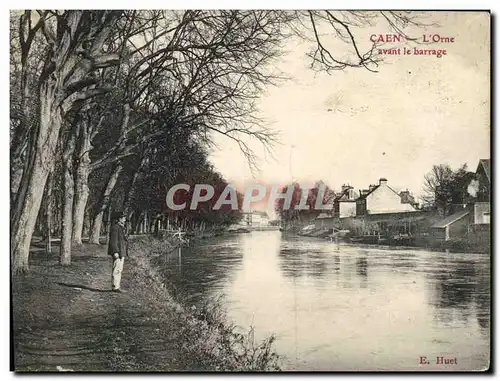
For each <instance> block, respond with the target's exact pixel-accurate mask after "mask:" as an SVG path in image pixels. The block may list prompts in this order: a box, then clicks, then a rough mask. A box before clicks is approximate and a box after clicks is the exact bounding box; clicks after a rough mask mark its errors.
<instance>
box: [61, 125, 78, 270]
mask: <svg viewBox="0 0 500 381" xmlns="http://www.w3.org/2000/svg"><path fill="white" fill-rule="evenodd" d="M70 134H71V135H70V137H69V139H68V141H67V143H66V146H65V149H64V153H63V207H62V209H63V212H62V232H61V247H60V251H59V263H60V264H61V265H63V266H69V265H70V264H71V233H72V231H73V202H74V196H75V184H74V177H73V153H74V149H75V135H74V134H73V131H70Z"/></svg>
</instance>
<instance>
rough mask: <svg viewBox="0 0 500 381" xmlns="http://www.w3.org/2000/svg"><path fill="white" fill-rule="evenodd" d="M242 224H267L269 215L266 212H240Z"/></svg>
mask: <svg viewBox="0 0 500 381" xmlns="http://www.w3.org/2000/svg"><path fill="white" fill-rule="evenodd" d="M242 215H243V224H244V225H247V226H257V227H258V226H269V216H268V215H267V213H266V212H259V211H253V212H250V213H242Z"/></svg>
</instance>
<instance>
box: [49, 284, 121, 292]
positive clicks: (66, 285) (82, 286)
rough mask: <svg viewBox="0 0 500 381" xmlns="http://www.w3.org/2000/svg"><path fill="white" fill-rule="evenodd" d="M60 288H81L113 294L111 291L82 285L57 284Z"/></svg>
mask: <svg viewBox="0 0 500 381" xmlns="http://www.w3.org/2000/svg"><path fill="white" fill-rule="evenodd" d="M56 283H57V284H58V285H59V286H64V287H71V288H81V289H82V290H89V291H93V292H112V291H111V289H104V290H103V289H99V288H93V287H89V286H84V285H81V284H69V283H63V282H56Z"/></svg>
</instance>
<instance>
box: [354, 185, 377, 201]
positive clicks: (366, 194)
mask: <svg viewBox="0 0 500 381" xmlns="http://www.w3.org/2000/svg"><path fill="white" fill-rule="evenodd" d="M378 187H380V185H376V186H374V187H373V188H372V190H371V191H369V192H367V193H365V194H364V195H361V196H359V198H358V199H359V200H362V199H364V198H366V197H367V196H368V195H370V194H372V193H373V192H375V190H377V189H378Z"/></svg>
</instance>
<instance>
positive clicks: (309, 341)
mask: <svg viewBox="0 0 500 381" xmlns="http://www.w3.org/2000/svg"><path fill="white" fill-rule="evenodd" d="M164 266H165V268H164V271H165V276H167V277H168V278H169V279H170V281H172V282H173V283H174V285H175V287H176V288H177V289H178V290H179V293H181V294H182V295H184V297H185V299H187V301H188V302H189V303H191V304H194V305H196V304H198V303H200V302H202V301H203V300H207V298H208V299H210V298H218V297H222V300H223V303H224V306H225V308H226V309H227V314H228V317H229V318H230V319H232V321H233V322H234V323H235V324H237V325H239V326H242V327H249V326H253V327H254V328H255V335H256V339H257V340H260V339H262V338H264V337H266V336H269V335H271V334H275V335H276V337H277V340H276V342H275V349H276V351H277V352H278V353H279V354H280V355H282V356H283V360H282V367H283V369H284V370H299V371H307V370H317V371H355V370H356V371H363V370H481V369H485V368H487V367H488V364H489V354H490V327H489V324H490V260H489V255H485V254H464V253H461V254H457V253H441V252H431V251H425V250H417V249H394V248H384V247H377V246H373V247H369V246H364V247H361V246H353V245H348V244H336V243H331V242H328V241H324V240H321V239H315V238H304V237H297V236H286V235H283V233H281V232H278V231H267V232H257V231H256V232H252V233H248V234H234V235H229V236H224V237H218V238H214V239H209V240H206V241H201V242H199V243H197V244H194V245H192V246H191V247H189V248H187V249H183V250H182V255H181V257H180V258H179V257H178V256H177V255H173V256H169V257H167V258H166V260H165V262H164ZM441 357H442V358H443V361H439V360H438V359H437V358H441ZM444 359H446V360H448V362H451V363H450V364H438V363H436V362H445V361H444ZM455 362H456V364H455Z"/></svg>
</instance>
